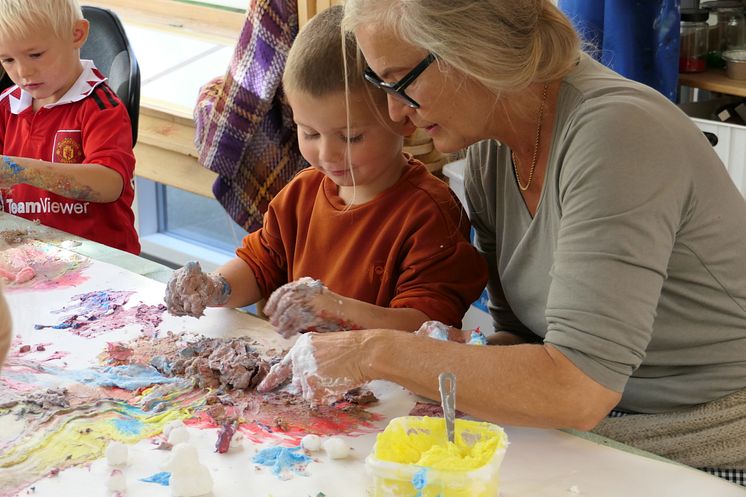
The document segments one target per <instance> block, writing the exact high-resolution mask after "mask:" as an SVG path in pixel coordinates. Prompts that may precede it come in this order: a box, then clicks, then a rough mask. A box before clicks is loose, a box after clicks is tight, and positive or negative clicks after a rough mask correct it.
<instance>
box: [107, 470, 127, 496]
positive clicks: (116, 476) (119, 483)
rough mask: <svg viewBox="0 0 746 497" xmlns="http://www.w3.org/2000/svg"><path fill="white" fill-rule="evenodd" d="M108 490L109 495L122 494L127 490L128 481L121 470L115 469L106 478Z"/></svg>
mask: <svg viewBox="0 0 746 497" xmlns="http://www.w3.org/2000/svg"><path fill="white" fill-rule="evenodd" d="M106 489H107V490H108V491H109V493H112V494H113V493H117V492H119V493H121V492H124V491H125V490H127V480H126V479H125V478H124V473H122V471H121V470H118V469H115V470H114V471H112V472H111V474H109V476H108V477H107V478H106Z"/></svg>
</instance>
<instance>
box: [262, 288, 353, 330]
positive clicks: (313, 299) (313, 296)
mask: <svg viewBox="0 0 746 497" xmlns="http://www.w3.org/2000/svg"><path fill="white" fill-rule="evenodd" d="M348 300H349V299H346V298H344V297H341V296H339V295H337V294H336V293H334V292H332V291H330V290H329V289H328V288H327V287H326V286H325V285H324V284H323V283H322V282H321V281H319V280H316V279H313V278H309V277H303V278H299V279H297V280H296V281H292V282H290V283H287V284H285V285H283V286H281V287H280V288H278V289H277V290H275V291H274V292H273V293H272V295H270V297H269V299H268V300H267V304H266V305H265V306H264V313H265V314H266V315H267V316H268V317H269V322H270V323H271V324H272V326H274V327H275V328H276V329H277V332H278V333H279V334H280V335H282V336H284V337H285V338H287V337H290V336H292V335H295V334H298V333H305V332H307V331H315V332H319V333H325V332H330V331H342V330H354V329H359V328H360V327H359V326H357V325H356V324H355V323H354V322H353V321H351V320H350V319H349V317H347V313H346V311H345V307H346V303H347V301H348Z"/></svg>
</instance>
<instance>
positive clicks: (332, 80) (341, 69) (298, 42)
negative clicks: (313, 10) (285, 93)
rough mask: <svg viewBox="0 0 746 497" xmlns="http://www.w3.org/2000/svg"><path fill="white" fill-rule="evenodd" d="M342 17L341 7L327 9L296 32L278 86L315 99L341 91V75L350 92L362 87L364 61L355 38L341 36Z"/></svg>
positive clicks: (363, 83)
mask: <svg viewBox="0 0 746 497" xmlns="http://www.w3.org/2000/svg"><path fill="white" fill-rule="evenodd" d="M342 15H343V7H342V6H341V5H335V6H332V7H329V8H328V9H325V10H322V11H321V12H319V13H318V14H316V15H315V16H314V17H312V18H311V19H310V20H309V21H308V23H307V24H306V25H305V26H303V28H302V29H301V30H300V32H299V33H298V36H297V37H296V38H295V40H294V41H293V46H292V47H291V48H290V52H289V53H288V58H287V62H286V64H285V72H284V74H283V77H282V83H283V86H284V87H285V89H286V90H290V91H302V92H304V93H308V94H309V95H312V96H316V97H318V96H324V95H327V94H329V93H336V92H344V91H345V72H346V73H347V80H348V85H349V90H350V91H357V90H360V89H363V88H364V87H365V84H366V83H365V80H364V79H363V69H364V68H365V62H364V60H363V56H362V54H361V53H360V51H359V50H358V49H357V43H356V42H355V37H354V36H352V34H351V33H345V34H343V33H342V27H341V26H342ZM342 40H344V56H343V52H342V49H343V47H342ZM344 57H346V59H347V61H346V63H345V60H344Z"/></svg>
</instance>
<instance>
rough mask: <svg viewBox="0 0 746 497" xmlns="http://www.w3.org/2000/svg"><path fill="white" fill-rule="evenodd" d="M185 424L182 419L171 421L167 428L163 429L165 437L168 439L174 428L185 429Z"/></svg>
mask: <svg viewBox="0 0 746 497" xmlns="http://www.w3.org/2000/svg"><path fill="white" fill-rule="evenodd" d="M183 427H184V422H183V421H182V420H180V419H177V420H176V421H171V422H170V423H168V424H167V425H166V426H164V427H163V435H164V436H165V437H166V438H168V436H169V435H170V434H171V430H173V429H174V428H183Z"/></svg>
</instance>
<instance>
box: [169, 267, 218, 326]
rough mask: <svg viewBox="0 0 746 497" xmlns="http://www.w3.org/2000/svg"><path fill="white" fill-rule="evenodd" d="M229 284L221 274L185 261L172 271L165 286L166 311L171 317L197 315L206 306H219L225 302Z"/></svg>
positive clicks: (201, 312)
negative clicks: (207, 270)
mask: <svg viewBox="0 0 746 497" xmlns="http://www.w3.org/2000/svg"><path fill="white" fill-rule="evenodd" d="M230 295H231V287H230V285H229V284H228V282H227V281H226V280H225V278H223V276H221V275H220V274H215V273H203V272H202V267H201V266H200V265H199V262H197V261H190V262H187V263H186V264H185V265H184V267H182V268H180V269H178V270H176V271H174V274H173V275H172V276H171V279H170V280H169V281H168V284H167V285H166V296H165V297H164V299H163V300H164V302H166V307H167V308H168V312H170V313H171V314H173V315H174V316H192V317H195V318H198V317H200V316H202V315H203V314H204V311H205V308H206V307H208V306H209V307H214V306H220V305H223V304H225V303H226V302H228V298H229V297H230Z"/></svg>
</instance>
